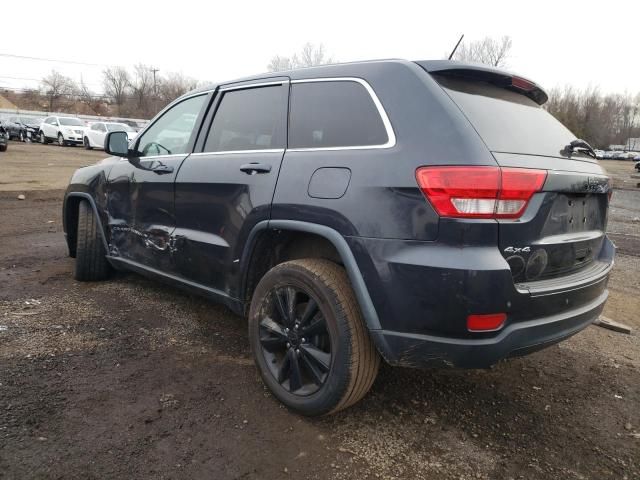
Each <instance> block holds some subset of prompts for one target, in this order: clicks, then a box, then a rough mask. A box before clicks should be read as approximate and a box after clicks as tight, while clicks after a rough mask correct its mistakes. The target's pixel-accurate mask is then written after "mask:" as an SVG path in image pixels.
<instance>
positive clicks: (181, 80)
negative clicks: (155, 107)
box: [158, 73, 198, 104]
mask: <svg viewBox="0 0 640 480" xmlns="http://www.w3.org/2000/svg"><path fill="white" fill-rule="evenodd" d="M197 86H198V82H197V81H196V80H194V79H193V78H189V77H185V76H184V75H182V74H181V73H169V74H168V75H167V76H166V77H164V78H161V79H160V81H159V85H158V95H159V97H160V100H161V101H162V103H163V104H167V103H169V102H171V101H173V100H175V99H176V98H178V97H179V96H180V95H184V94H185V93H187V92H188V91H189V90H193V89H194V88H196V87H197Z"/></svg>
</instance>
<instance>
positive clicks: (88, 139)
mask: <svg viewBox="0 0 640 480" xmlns="http://www.w3.org/2000/svg"><path fill="white" fill-rule="evenodd" d="M109 132H126V133H127V137H128V138H129V141H131V140H133V138H134V137H135V136H136V131H135V130H134V129H133V128H131V127H130V126H129V125H126V124H124V123H118V122H95V123H92V124H91V126H90V127H89V128H87V129H86V130H85V131H84V139H83V144H84V148H86V149H87V150H91V149H92V148H104V139H105V137H106V136H107V133H109Z"/></svg>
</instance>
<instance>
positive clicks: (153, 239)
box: [63, 60, 614, 415]
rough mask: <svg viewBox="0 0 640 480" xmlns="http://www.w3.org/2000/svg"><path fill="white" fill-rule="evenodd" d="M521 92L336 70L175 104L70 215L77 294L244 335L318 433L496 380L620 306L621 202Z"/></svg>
mask: <svg viewBox="0 0 640 480" xmlns="http://www.w3.org/2000/svg"><path fill="white" fill-rule="evenodd" d="M546 100H547V95H546V93H545V92H544V91H543V90H542V89H541V88H540V87H539V86H538V85H536V84H535V83H533V82H531V81H529V80H527V79H524V78H521V77H518V76H514V75H512V74H510V73H507V72H504V71H501V70H497V69H494V68H488V67H484V66H479V65H471V64H466V63H458V62H450V61H420V62H409V61H402V60H384V61H371V62H361V63H352V64H342V65H327V66H322V67H314V68H307V69H301V70H296V71H291V72H284V73H279V74H272V75H262V76H256V77H252V78H248V79H244V80H239V81H234V82H229V83H221V84H218V85H212V86H210V87H207V88H203V89H200V90H197V91H194V92H191V93H189V94H187V95H184V96H183V97H181V98H179V99H178V100H176V101H175V102H173V103H172V104H170V105H169V106H168V107H167V108H165V109H164V110H163V111H162V112H161V113H160V114H158V116H157V117H156V118H155V119H154V120H153V121H151V122H150V123H149V125H148V126H147V127H146V128H145V129H144V130H143V131H142V132H141V133H140V134H139V135H138V136H137V137H136V139H135V140H134V141H132V142H131V143H130V144H127V138H126V134H124V133H122V132H113V133H111V134H109V135H108V136H107V138H106V140H105V151H106V152H107V153H109V154H110V155H113V156H112V157H110V158H108V159H106V160H103V161H102V162H100V163H99V164H97V165H94V166H89V167H85V168H81V169H79V170H78V171H77V172H76V173H75V174H74V176H73V178H72V180H71V183H70V185H69V188H68V190H67V193H66V195H65V202H64V212H63V216H64V225H65V232H66V236H67V242H68V245H69V252H70V255H71V256H72V257H75V258H76V263H75V278H77V279H78V280H99V279H104V278H106V277H107V276H108V274H109V271H110V269H111V268H116V269H122V270H131V271H135V272H139V273H141V274H144V275H147V276H149V277H153V278H156V279H159V280H162V281H164V282H168V283H170V284H172V285H175V286H176V287H180V288H184V289H187V290H189V291H191V292H196V293H199V294H202V295H205V296H207V297H210V298H211V299H213V300H215V301H219V302H222V303H224V304H225V305H227V306H228V307H229V308H230V309H232V310H233V311H234V312H236V313H238V314H240V315H243V316H246V317H248V321H249V336H250V344H251V347H252V350H253V353H254V356H255V361H256V364H257V367H258V369H259V371H260V373H261V375H262V378H263V379H264V382H265V383H266V384H267V385H268V387H269V388H270V389H271V391H272V392H273V393H274V395H275V396H276V397H277V398H278V399H280V400H281V401H282V402H283V403H284V404H286V405H287V406H288V407H290V408H292V409H293V410H295V411H298V412H301V413H303V414H307V415H319V414H325V413H330V412H335V411H337V410H340V409H342V408H345V407H348V406H349V405H351V404H353V403H355V402H357V401H358V400H359V399H360V398H362V397H363V396H364V395H365V394H366V393H367V391H368V390H369V388H370V387H371V385H372V383H373V381H374V379H375V377H376V373H377V370H378V367H379V363H380V359H381V358H383V359H384V360H385V361H387V362H388V363H390V364H392V365H401V366H412V367H427V366H436V365H446V366H455V367H467V368H482V367H488V366H490V365H491V364H493V363H495V362H497V361H499V360H501V359H504V358H507V357H512V356H517V355H524V354H526V353H529V352H532V351H534V350H538V349H540V348H543V347H545V346H547V345H550V344H552V343H554V342H558V341H560V340H562V339H564V338H567V337H569V336H570V335H573V334H574V333H576V332H578V331H580V330H581V329H583V328H585V327H586V326H587V325H589V324H590V323H591V322H592V321H593V320H595V319H596V318H597V317H598V315H599V314H600V312H601V311H602V308H603V306H604V302H605V300H606V298H607V289H606V286H607V280H608V276H609V272H610V270H611V268H612V265H613V256H614V247H613V245H612V243H611V242H610V241H609V240H608V239H607V237H606V235H605V227H606V223H607V210H608V205H609V194H610V191H611V190H610V184H609V179H608V177H607V176H606V174H605V172H604V171H603V169H602V168H601V167H600V166H599V165H598V163H597V162H596V160H595V159H594V157H595V154H594V152H593V150H592V149H591V147H590V146H589V145H588V144H587V143H586V142H584V141H581V140H579V139H576V138H575V136H574V135H573V134H572V133H571V132H570V131H569V130H567V129H566V128H565V127H564V126H563V125H562V124H560V123H559V122H558V121H557V120H555V119H554V118H553V117H552V116H551V115H549V114H548V113H547V112H546V111H545V110H544V109H543V108H542V107H541V105H542V104H544V102H545V101H546Z"/></svg>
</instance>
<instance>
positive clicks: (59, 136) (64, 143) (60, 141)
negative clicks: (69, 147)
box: [58, 133, 66, 147]
mask: <svg viewBox="0 0 640 480" xmlns="http://www.w3.org/2000/svg"><path fill="white" fill-rule="evenodd" d="M58 145H60V146H61V147H64V146H65V145H66V142H65V141H64V136H63V135H62V133H58Z"/></svg>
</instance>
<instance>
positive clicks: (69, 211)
mask: <svg viewBox="0 0 640 480" xmlns="http://www.w3.org/2000/svg"><path fill="white" fill-rule="evenodd" d="M82 200H86V201H87V202H88V203H89V205H90V206H91V209H92V210H93V213H94V217H95V218H96V221H97V222H98V230H99V231H100V238H101V239H102V243H103V244H104V248H105V250H106V251H107V252H108V251H109V243H108V242H107V237H106V235H105V232H104V228H103V226H102V220H101V218H100V214H99V212H98V207H97V206H96V202H95V200H94V199H93V197H92V196H91V195H89V194H88V193H85V192H70V193H68V194H67V195H66V196H65V199H64V207H63V208H64V211H63V213H62V222H63V223H62V224H63V227H64V232H65V236H66V239H67V246H68V248H69V256H71V257H74V258H75V254H76V242H77V238H78V211H79V208H80V202H81V201H82Z"/></svg>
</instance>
